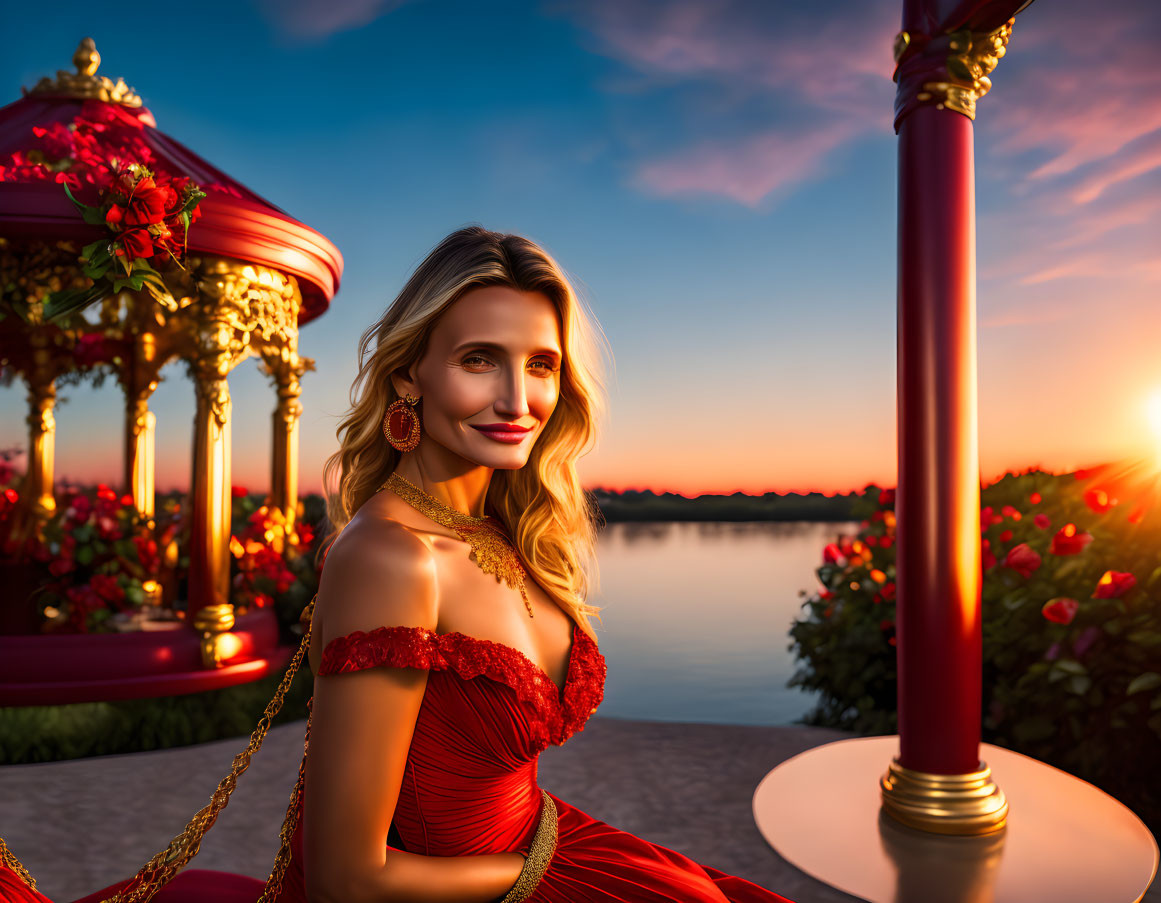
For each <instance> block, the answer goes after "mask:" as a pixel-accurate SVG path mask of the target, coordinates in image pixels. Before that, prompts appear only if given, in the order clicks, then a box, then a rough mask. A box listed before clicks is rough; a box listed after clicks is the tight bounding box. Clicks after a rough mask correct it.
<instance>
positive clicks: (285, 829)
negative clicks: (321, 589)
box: [0, 594, 318, 903]
mask: <svg viewBox="0 0 1161 903" xmlns="http://www.w3.org/2000/svg"><path fill="white" fill-rule="evenodd" d="M316 599H318V595H317V594H316V595H315V597H314V599H311V600H310V602H309V603H308V604H307V606H306V608H304V609H303V611H302V614H301V615H300V617H299V620H300V622H301V623H302V624H303V626H304V628H305V630H304V633H303V637H302V643H301V644H300V645H299V647H298V649H297V650H296V651H295V653H294V657H293V658H292V659H291V661H290V666H289V667H288V668H287V670H286V674H285V675H283V678H282V681H281V682H280V683H279V685H278V689H277V690H275V691H274V698H273V699H271V700H270V702H269V703H267V705H266V711H265V712H264V713H263V715H262V717H261V718H260V719H259V721H258V726H257V727H256V728H255V729H254V733H253V734H251V735H250V742H249V744H247V746H246V749H244V750H243V751H242V752H240V753H238V755H236V756H235V757H234V765H233V767H232V768H231V769H230V773H229V774H228V775H226V777H224V778H223V779H222V781H221V783H220V784H218V789H217V790H216V791H214V795H213V797H212V798H211V799H210V802H209V803H208V804H207V805H206V806H205V807H204V808H203V809H202V810H201V811H199V812H198V813H197V814H196V815H194V817H193V818H192V819H190V822H189V824H188V825H186V828H185V830H184V831H183V832H182V833H181V834H179V835H178V836H177V837H175V838H174V839H173V840H171V841H170V843H169V846H168V847H166V848H165V849H164V850H162V851H161V852H160V853H158V854H157V855H156V856H154V857H153V858H152V859H150V860H149V862H147V863H146V864H145V865H143V866H142V867H141V870H140V871H139V872H138V873H137V874H136V875H134V876H133V878H131V879H130V880H129V883H128V884H127V885H126V886H125V887H124V888H122V889H121V890H120V891H118V892H117V893H116V894H114V895H113V896H112V897H108V898H106V899H105V900H102V901H101V903H147V901H149V900H152V899H153V896H154V895H155V894H156V893H157V892H158V891H159V890H161V888H163V887H164V886H165V885H166V884H168V883H169V882H170V881H171V880H172V879H173V877H174V875H176V874H177V873H178V872H179V871H180V870H181V869H182V868H184V867H185V865H186V864H187V863H188V862H189V861H190V860H191V859H193V857H194V856H196V855H197V854H198V850H199V849H200V848H201V843H202V836H203V835H204V834H205V833H206V831H208V830H209V829H210V828H211V827H212V826H213V824H214V822H215V821H216V820H217V817H218V813H219V812H221V810H222V809H224V808H225V807H226V803H228V802H229V800H230V794H231V793H233V792H234V787H235V786H236V784H237V780H238V775H240V774H241V773H242V772H244V771H245V770H246V769H247V768H249V767H250V757H251V756H253V755H254V753H256V752H257V751H258V750H259V749H261V748H262V740H263V739H264V738H265V736H266V732H267V731H268V730H269V729H270V722H271V721H272V720H273V718H274V716H275V715H277V714H278V712H279V710H280V709H281V708H282V703H283V700H284V698H285V696H286V691H287V690H288V689H289V688H290V683H291V681H292V680H294V675H295V673H296V672H297V671H298V668H299V665H301V664H302V660H303V658H304V656H305V655H306V653H307V651H308V650H309V649H310V629H311V620H312V615H313V614H314V603H315V600H316ZM308 705H309V703H308ZM309 742H310V717H309V716H308V717H307V719H306V737H305V738H304V740H303V754H302V763H301V764H300V765H299V767H298V783H297V784H295V785H294V790H292V791H291V794H290V806H289V807H288V808H287V810H286V819H285V820H284V821H283V823H282V830H281V831H279V835H278V836H279V838H280V839H281V841H282V844H281V846H280V847H279V849H278V854H277V855H276V856H275V857H274V868H273V870H272V871H271V872H270V878H269V879H268V880H267V882H266V887H265V888H264V889H263V891H262V896H260V897H259V898H258V900H257V901H255V903H270V901H271V900H273V899H275V898H276V897H277V896H278V894H279V893H280V892H281V891H282V876H283V875H284V874H285V873H286V867H287V865H288V864H289V863H290V838H291V835H292V834H294V829H295V828H296V827H297V826H298V813H299V802H300V800H301V798H302V788H303V783H304V781H305V778H306V748H307V745H308V743H309ZM0 861H2V862H3V863H4V864H5V865H7V866H8V867H9V868H10V869H12V870H13V871H14V872H15V873H16V874H17V875H19V876H20V878H21V880H23V881H24V883H25V884H27V885H28V886H29V887H30V888H31V889H32V890H36V880H35V879H34V878H33V877H32V876H31V875H30V874H29V873H28V870H27V869H25V868H24V866H23V865H21V863H20V860H19V859H17V858H16V856H15V855H13V853H12V851H11V850H9V849H8V845H7V844H5V843H4V840H3V838H0ZM138 881H139V882H140V884H138V885H137V886H136V887H134V883H135V882H138ZM130 888H131V889H130Z"/></svg>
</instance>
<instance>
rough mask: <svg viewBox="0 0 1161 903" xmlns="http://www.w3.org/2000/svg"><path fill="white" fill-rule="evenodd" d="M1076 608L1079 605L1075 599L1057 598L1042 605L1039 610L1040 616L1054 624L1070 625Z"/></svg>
mask: <svg viewBox="0 0 1161 903" xmlns="http://www.w3.org/2000/svg"><path fill="white" fill-rule="evenodd" d="M1078 608H1080V603H1079V602H1077V601H1076V600H1075V599H1069V598H1067V597H1066V596H1057V597H1056V598H1055V599H1049V600H1048V601H1047V602H1045V603H1044V605H1043V607H1041V609H1040V614H1042V615H1044V617H1046V618H1047V619H1048V620H1049V621H1052V622H1053V623H1055V624H1071V623H1072V619H1073V618H1075V617H1076V610H1077V609H1078Z"/></svg>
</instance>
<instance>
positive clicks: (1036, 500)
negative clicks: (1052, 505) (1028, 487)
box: [1028, 492, 1040, 505]
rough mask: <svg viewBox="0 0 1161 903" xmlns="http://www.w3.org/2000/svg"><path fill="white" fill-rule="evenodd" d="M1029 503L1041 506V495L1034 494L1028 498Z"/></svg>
mask: <svg viewBox="0 0 1161 903" xmlns="http://www.w3.org/2000/svg"><path fill="white" fill-rule="evenodd" d="M1028 503H1029V504H1030V505H1039V504H1040V493H1039V492H1033V493H1032V494H1031V495H1030V496H1028Z"/></svg>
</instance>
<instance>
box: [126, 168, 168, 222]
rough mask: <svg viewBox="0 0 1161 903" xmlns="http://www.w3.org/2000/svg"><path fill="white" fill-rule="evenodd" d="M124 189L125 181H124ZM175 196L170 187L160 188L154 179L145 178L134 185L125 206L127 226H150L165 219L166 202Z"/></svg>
mask: <svg viewBox="0 0 1161 903" xmlns="http://www.w3.org/2000/svg"><path fill="white" fill-rule="evenodd" d="M122 188H124V180H122ZM172 194H173V189H172V188H169V187H168V186H167V187H165V188H158V187H157V185H156V183H154V181H153V179H152V178H150V177H149V176H144V177H143V178H141V179H138V180H137V183H136V184H135V185H133V187H132V189H131V191H130V193H129V200H128V202H127V203H126V205H125V224H126V225H128V226H148V225H150V224H152V223H160V222H161V221H162V220H163V219H165V202H166V201H167V200H168V199H169V196H170V195H172Z"/></svg>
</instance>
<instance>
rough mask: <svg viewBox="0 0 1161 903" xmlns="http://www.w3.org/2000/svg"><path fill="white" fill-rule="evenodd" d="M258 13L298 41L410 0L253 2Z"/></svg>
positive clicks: (351, 24)
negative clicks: (297, 38)
mask: <svg viewBox="0 0 1161 903" xmlns="http://www.w3.org/2000/svg"><path fill="white" fill-rule="evenodd" d="M256 2H257V7H258V10H259V12H261V13H262V15H263V16H264V17H265V18H266V19H267V21H269V22H270V24H271V25H274V26H275V27H276V28H278V29H280V30H282V31H284V32H286V33H287V34H291V35H294V36H295V37H299V38H314V39H316V40H322V39H323V38H326V37H329V36H330V35H332V34H335V33H336V32H340V31H349V30H351V29H352V28H360V27H362V26H364V25H368V24H370V23H371V22H374V21H375V20H376V19H378V18H379V17H380V16H385V15H386V14H387V13H389V12H392V11H393V10H396V9H398V8H399V7H401V6H403V5H405V4H406V3H409V2H412V0H327V2H325V3H318V2H313V0H256Z"/></svg>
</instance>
